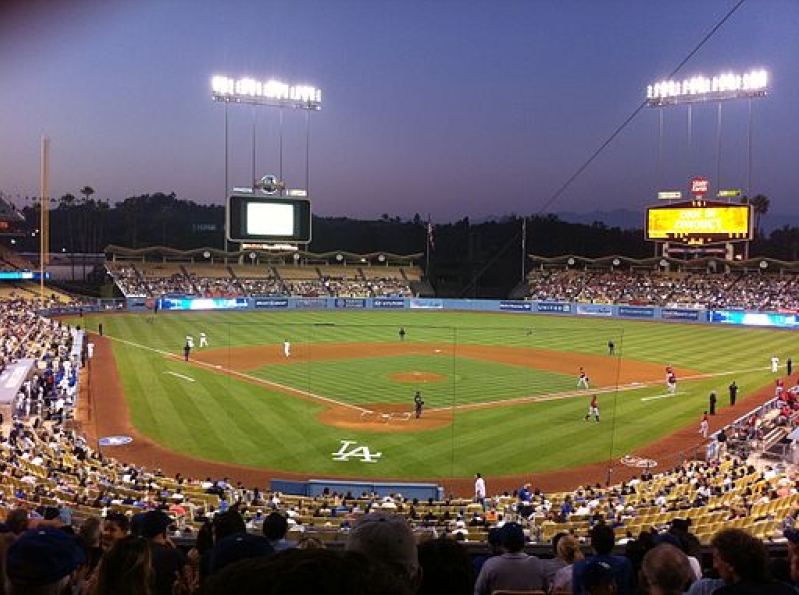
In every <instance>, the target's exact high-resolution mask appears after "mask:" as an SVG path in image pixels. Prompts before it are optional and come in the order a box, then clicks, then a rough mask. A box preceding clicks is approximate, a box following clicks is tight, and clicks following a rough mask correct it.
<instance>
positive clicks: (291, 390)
mask: <svg viewBox="0 0 799 595" xmlns="http://www.w3.org/2000/svg"><path fill="white" fill-rule="evenodd" d="M109 339H112V340H114V341H119V342H120V343H124V344H125V345H130V346H131V347H137V348H139V349H145V350H147V351H152V352H153V353H157V354H159V355H163V356H164V357H169V358H172V359H178V360H182V359H183V358H182V356H178V355H175V354H174V353H170V352H169V351H164V350H162V349H155V348H154V347H148V346H147V345H141V344H140V343H134V342H133V341H127V340H125V339H118V338H112V337H109ZM191 363H192V364H193V365H195V366H200V367H203V368H208V369H210V370H214V371H222V372H224V373H225V374H228V375H229V376H236V377H238V378H244V379H245V380H248V381H249V382H251V383H253V384H260V385H262V386H268V387H271V388H277V389H279V390H281V391H283V392H287V393H294V394H298V395H302V396H303V397H307V398H309V399H313V400H316V401H322V402H323V403H330V404H332V405H338V406H339V407H346V408H348V409H354V410H355V411H358V412H360V413H363V412H364V411H370V410H369V409H365V408H363V407H358V406H357V405H350V404H349V403H342V402H341V401H336V400H335V399H331V398H330V397H325V396H322V395H318V394H316V393H312V392H308V391H305V390H300V389H298V388H294V387H293V386H286V385H285V384H280V383H278V382H272V381H271V380H264V379H263V378H258V377H256V376H250V375H249V374H244V373H243V372H237V371H236V370H231V369H229V368H223V367H222V366H220V365H219V364H208V363H205V362H202V361H198V360H192V361H191Z"/></svg>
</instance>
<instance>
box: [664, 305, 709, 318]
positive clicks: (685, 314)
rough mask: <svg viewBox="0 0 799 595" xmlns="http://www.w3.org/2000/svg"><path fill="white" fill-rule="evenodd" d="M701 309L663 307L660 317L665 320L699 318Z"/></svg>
mask: <svg viewBox="0 0 799 595" xmlns="http://www.w3.org/2000/svg"><path fill="white" fill-rule="evenodd" d="M700 313H703V312H700V311H699V310H683V309H678V308H663V309H662V310H661V311H660V317H661V318H662V319H663V320H699V314H700Z"/></svg>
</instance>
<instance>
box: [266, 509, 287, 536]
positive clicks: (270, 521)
mask: <svg viewBox="0 0 799 595" xmlns="http://www.w3.org/2000/svg"><path fill="white" fill-rule="evenodd" d="M261 530H262V531H263V533H264V537H266V538H267V539H270V540H272V541H275V540H277V539H283V538H284V537H285V536H286V533H287V532H288V530H289V522H288V520H287V519H286V517H285V516H283V515H282V514H280V513H279V512H270V513H269V514H268V515H267V516H266V518H265V519H264V524H263V527H262V528H261Z"/></svg>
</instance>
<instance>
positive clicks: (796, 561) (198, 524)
mask: <svg viewBox="0 0 799 595" xmlns="http://www.w3.org/2000/svg"><path fill="white" fill-rule="evenodd" d="M741 4H742V0H741V1H739V2H738V4H737V5H736V6H735V7H734V8H732V9H731V10H730V11H729V14H728V16H727V17H725V20H726V19H727V18H728V17H731V16H732V15H733V14H734V12H735V10H737V8H738V6H740V5H741ZM724 22H725V21H724V20H722V21H721V22H719V23H718V24H717V27H716V29H718V28H720V27H721V26H722V25H724ZM716 29H713V30H712V31H711V32H710V33H708V35H707V37H706V38H705V39H704V40H703V41H702V42H701V43H700V44H699V45H698V46H697V47H696V48H695V50H694V53H695V52H696V51H698V50H699V49H700V48H701V47H702V45H703V44H704V43H705V42H706V41H708V40H709V39H710V38H711V37H712V36H713V34H714V33H715V30H716ZM692 56H693V53H691V54H689V55H688V57H687V58H686V60H685V61H684V62H683V63H682V64H680V66H679V67H678V68H677V69H676V70H675V71H674V73H673V75H672V77H673V76H674V75H675V74H676V73H677V72H678V71H679V70H680V69H681V68H682V66H683V65H684V64H685V62H687V61H688V60H689V59H690V58H692ZM470 88H471V87H470ZM206 91H207V90H206ZM768 92H769V75H768V74H767V73H766V71H765V70H761V69H756V70H752V71H749V72H744V73H741V74H735V73H729V72H726V71H725V72H722V73H720V74H718V75H717V76H715V77H713V78H707V77H704V76H699V75H697V76H695V77H693V78H685V79H683V80H677V79H672V78H671V77H670V78H669V79H666V80H662V81H659V82H657V83H652V84H651V85H649V87H647V91H646V98H645V99H644V100H643V101H642V102H641V104H640V106H639V107H638V108H636V109H635V110H634V111H633V113H632V114H631V115H630V116H629V118H628V119H627V120H626V121H625V122H624V123H623V124H622V125H621V126H620V127H619V128H618V129H617V130H616V131H615V132H613V133H612V134H611V135H610V136H609V137H608V138H607V140H606V142H605V143H604V144H602V145H601V146H600V148H599V149H598V150H597V151H596V153H594V154H593V155H592V156H591V157H590V158H589V159H588V160H587V161H586V162H584V163H583V164H582V165H581V166H578V167H577V169H576V170H575V172H574V174H573V175H572V176H571V177H568V176H567V177H566V179H567V181H566V183H565V184H564V185H563V186H562V187H560V188H559V189H558V190H556V191H555V192H554V194H553V195H552V196H551V198H550V200H549V201H547V202H546V203H545V204H544V206H542V207H541V208H540V209H539V210H538V211H537V212H534V213H532V214H524V215H515V214H514V215H508V216H501V217H498V216H492V217H489V218H487V219H486V220H485V221H480V222H477V221H472V220H470V218H469V216H470V213H467V214H466V215H464V216H463V217H462V218H461V219H460V220H458V221H454V222H451V223H434V222H433V221H432V220H431V217H430V215H427V217H426V219H425V217H423V216H422V215H421V214H420V213H416V214H415V215H413V216H412V217H400V216H396V217H392V216H390V215H389V214H388V213H386V214H384V215H383V216H382V217H380V219H379V220H378V219H375V220H358V219H350V218H349V217H348V216H344V215H341V216H339V215H338V214H336V215H330V214H326V215H323V214H321V213H318V212H316V211H314V208H313V206H314V205H318V203H316V202H313V201H316V196H315V195H314V193H313V192H311V190H310V189H311V188H312V184H311V173H310V171H311V168H310V165H309V162H310V154H311V151H310V146H309V144H310V139H311V134H310V126H311V124H310V122H311V117H312V116H311V115H312V114H315V113H316V112H319V111H320V110H321V106H322V103H321V97H322V95H321V90H320V89H319V88H317V87H314V86H310V85H305V84H298V85H294V84H288V83H283V82H281V81H277V80H276V79H268V80H267V79H263V80H261V79H255V78H252V77H243V78H238V79H237V78H232V77H228V76H222V75H215V76H213V77H211V78H210V98H209V97H206V98H205V99H206V103H211V101H210V100H213V102H215V105H217V106H218V107H219V109H218V112H219V113H220V114H222V113H224V122H222V120H221V119H220V126H219V129H220V130H224V143H222V142H218V144H219V146H218V147H215V148H216V149H220V150H219V151H218V152H219V154H220V157H221V156H222V154H224V168H219V171H216V172H215V173H214V177H215V178H216V177H218V178H219V179H218V180H217V182H218V183H217V186H218V189H217V190H219V191H221V189H222V184H223V180H222V178H223V177H224V191H225V192H224V197H223V198H222V201H223V202H224V204H213V205H210V204H200V203H196V202H194V201H192V200H184V199H182V198H178V197H177V195H176V193H175V192H171V193H162V192H155V193H152V194H140V195H138V196H130V197H128V198H127V199H125V200H123V201H121V202H119V203H117V204H115V205H111V204H110V202H109V201H108V200H102V199H100V200H95V199H94V198H92V196H93V195H94V194H95V190H94V189H93V188H92V187H91V186H85V187H84V188H82V189H81V190H80V191H79V192H78V193H79V194H81V195H82V196H83V198H82V199H78V198H76V197H75V196H74V195H72V194H69V193H68V194H65V195H64V196H62V197H61V198H60V200H54V199H53V198H52V197H51V196H50V175H51V172H50V141H49V139H48V138H47V137H43V138H42V141H41V147H40V151H41V153H40V161H41V163H40V177H41V179H40V187H41V192H40V193H39V196H37V197H36V198H35V199H34V200H28V201H27V204H26V205H25V206H24V207H20V206H18V204H17V203H21V202H22V201H16V202H15V201H14V200H12V199H11V197H10V195H8V194H3V193H0V324H1V325H2V333H0V449H2V451H3V457H2V461H0V594H4V593H9V594H11V595H20V594H22V593H25V594H29V593H30V594H32V595H63V594H64V593H67V592H69V593H71V595H111V594H117V593H119V594H121V595H126V594H129V595H169V594H172V595H220V594H222V593H225V594H227V593H237V594H238V593H241V594H243V595H249V594H250V593H252V594H255V593H274V594H279V595H283V594H286V593H291V594H293V595H294V594H297V593H299V594H304V593H309V594H314V595H320V594H323V593H325V594H327V593H329V594H330V595H338V594H339V593H347V594H354V595H357V594H363V595H372V594H374V595H377V594H380V595H392V594H394V593H396V595H428V594H433V593H435V594H436V595H438V594H446V595H449V594H451V595H467V594H474V595H566V594H575V595H586V594H588V595H615V594H618V595H637V594H639V593H640V594H641V595H678V594H680V593H682V594H684V593H688V594H689V595H701V594H705V593H708V594H710V593H718V594H719V595H721V594H726V593H774V594H775V595H780V594H781V593H786V592H788V591H786V589H799V525H797V519H799V448H798V447H797V441H799V376H797V371H795V370H794V367H793V366H794V357H797V358H799V351H797V344H796V330H797V329H798V328H799V260H797V258H799V231H798V230H797V228H792V227H790V226H789V225H787V224H785V225H783V227H781V228H779V229H777V228H776V227H774V228H773V229H771V230H769V229H767V228H766V226H764V225H763V217H764V216H765V215H766V213H767V212H768V209H769V199H768V197H767V196H765V195H763V194H758V193H757V192H756V191H753V185H754V186H755V188H756V187H757V184H756V183H755V184H753V174H752V168H753V163H754V160H753V158H752V155H751V152H752V145H753V142H752V141H753V138H754V135H753V133H752V125H753V122H754V117H753V115H752V102H753V101H756V100H759V99H761V98H763V97H765V96H766V95H767V94H768ZM209 99H210V100H209ZM498 99H499V97H498ZM729 100H743V101H742V102H740V103H743V102H748V104H749V111H748V113H747V115H746V118H743V117H742V116H741V113H742V112H738V113H737V116H738V120H740V122H743V121H744V120H747V123H746V126H748V129H747V130H746V131H745V132H744V133H741V130H742V127H740V126H739V129H738V133H739V136H742V137H746V138H745V140H746V142H745V143H744V142H739V143H738V144H737V147H738V149H741V147H743V145H744V144H745V145H746V152H747V154H746V156H745V159H743V158H740V159H738V160H737V161H736V163H737V165H736V166H735V168H736V172H735V175H734V176H728V178H732V179H735V180H736V182H735V184H733V185H737V186H739V187H738V188H734V187H732V186H728V185H722V180H724V183H725V184H728V182H727V179H724V178H722V163H721V161H722V159H721V153H722V151H721V139H722V130H721V128H722V121H723V120H722V107H721V106H722V103H724V104H725V105H726V102H728V101H729ZM685 104H687V105H688V106H689V107H688V108H686V109H687V122H688V135H687V136H688V143H689V146H688V147H687V148H682V147H681V148H679V149H677V150H676V152H678V153H680V155H679V156H678V157H676V158H674V159H672V161H673V162H674V163H668V161H669V158H668V157H667V156H666V155H665V154H664V150H667V149H668V148H672V149H674V147H676V146H677V145H678V144H680V143H681V142H682V141H683V140H684V139H683V138H682V137H683V135H684V132H685V130H684V125H683V124H682V123H681V124H680V131H679V132H678V133H677V136H679V139H678V140H674V139H665V140H664V138H663V137H664V134H666V133H667V132H668V131H667V128H668V126H667V123H669V120H667V118H666V116H664V112H665V111H666V110H672V111H675V106H683V105H685ZM698 104H704V105H705V106H707V105H712V106H714V108H713V109H714V110H715V115H714V118H713V119H714V121H715V122H716V127H717V128H716V131H715V137H716V139H717V147H716V150H717V153H718V154H717V159H716V163H715V164H714V165H715V167H716V172H715V176H713V175H708V177H705V176H704V175H694V172H693V171H692V172H691V174H690V176H688V175H685V176H683V177H682V178H680V177H677V176H672V177H669V176H670V174H672V173H673V172H671V171H669V170H670V169H673V170H674V171H676V170H678V169H682V166H681V165H679V166H678V165H675V164H677V163H678V162H682V161H683V160H689V161H690V159H692V158H693V157H694V155H693V153H692V152H693V151H696V152H697V153H699V152H700V151H704V152H706V153H709V152H710V151H708V150H707V147H704V148H701V149H700V148H699V147H700V141H704V143H705V145H708V146H709V143H708V142H707V139H708V138H710V137H711V136H713V135H711V134H709V133H708V131H709V130H710V127H709V126H708V122H709V121H710V119H709V117H708V114H709V113H710V112H709V111H708V110H705V111H704V112H703V111H701V108H700V107H699V105H698ZM693 106H696V114H694V112H693V111H690V110H692V109H694V108H693ZM648 108H652V110H651V112H650V113H655V114H657V118H658V122H657V124H658V136H659V138H658V139H657V144H658V148H657V152H658V161H659V164H658V167H659V168H660V171H658V172H657V177H660V178H661V179H662V180H664V179H668V180H669V181H668V184H669V185H668V186H665V185H664V186H663V187H662V189H661V188H658V189H654V190H655V192H653V193H652V194H653V195H654V196H656V197H657V198H656V199H654V198H653V199H652V200H648V201H642V202H641V204H639V205H638V207H640V208H639V209H638V210H639V212H637V213H636V217H638V216H640V217H638V218H639V219H640V221H638V223H636V224H634V225H628V226H626V227H616V226H609V225H606V224H605V223H603V222H599V221H597V220H594V222H593V223H591V224H585V223H575V222H570V221H566V220H565V219H561V218H560V216H559V215H557V214H554V213H553V212H550V207H552V205H553V204H554V203H556V202H557V201H558V200H559V199H560V197H561V195H562V194H563V193H564V192H565V190H566V189H567V188H568V187H569V186H570V184H572V182H574V180H576V179H577V178H578V177H579V176H580V175H581V174H582V172H583V171H584V170H585V169H587V168H588V167H589V166H591V165H592V163H593V161H594V160H595V158H597V157H599V155H600V154H601V153H602V152H603V150H604V149H605V148H606V147H607V146H608V145H609V144H610V143H611V142H612V141H614V139H615V138H616V136H617V135H618V134H619V133H620V132H621V131H622V130H623V129H625V127H626V126H627V125H628V124H630V123H631V122H632V121H633V120H634V119H635V117H636V116H637V115H638V114H639V112H641V111H642V110H645V109H648ZM223 109H224V112H222V110H223ZM244 109H247V110H249V112H248V113H251V116H252V117H251V121H247V122H246V123H245V122H244V120H241V119H239V120H236V119H235V117H236V114H237V113H238V114H239V115H240V114H241V112H242V111H243V110H244ZM678 109H682V108H678ZM259 110H261V111H264V112H271V115H272V116H275V114H277V115H278V117H276V118H274V119H272V118H270V119H269V120H268V122H267V118H266V117H264V119H262V120H259V119H258V116H257V114H258V113H259ZM453 110H454V108H453ZM228 112H230V114H229V113H228ZM289 113H293V114H299V115H300V116H302V119H303V122H302V123H301V124H300V125H299V127H297V129H296V130H290V126H291V119H290V117H288V116H286V120H285V122H284V114H289ZM733 113H734V114H735V113H736V112H733ZM453 114H454V111H453ZM453 114H449V115H452V116H453V118H454V117H455V116H454V115H453ZM313 117H314V118H317V116H316V115H314V116H313ZM703 117H704V118H705V120H707V121H706V122H700V120H701V118H703ZM725 117H726V113H725ZM730 119H731V120H734V119H735V116H733V117H731V118H730ZM740 122H738V123H740ZM221 124H224V126H222V125H221ZM284 126H285V127H286V128H285V129H284ZM364 126H365V125H364ZM694 126H696V128H697V130H696V147H694V146H693V145H691V143H694V141H695V137H694V132H695V131H694V129H693V127H694ZM303 127H304V129H303V130H300V129H302V128H303ZM333 128H334V129H335V126H334V127H333ZM245 130H246V132H245ZM264 130H265V131H266V132H267V134H269V135H273V136H275V137H277V138H275V139H272V140H274V141H276V142H274V143H273V144H274V145H275V146H276V147H277V148H276V149H275V147H272V148H270V149H268V150H267V149H265V148H264V147H265V146H266V145H267V141H264V140H263V139H262V140H261V144H259V143H258V141H257V134H258V132H263V131H264ZM671 132H674V131H673V130H671ZM235 134H239V135H240V136H242V137H247V138H246V139H245V140H246V141H247V142H241V139H238V141H239V142H238V144H236V143H233V142H231V140H232V139H231V138H230V137H231V135H235ZM284 134H285V136H286V148H284ZM328 134H329V132H328ZM320 136H323V135H320ZM643 136H646V134H644V135H643ZM217 140H218V141H219V140H221V139H217ZM739 140H740V139H739ZM383 142H384V141H383ZM414 142H415V143H422V142H424V140H423V135H422V136H420V138H415V139H414ZM198 144H199V141H198ZM245 144H246V145H247V151H243V150H242V147H243V146H244V145H245ZM303 144H304V146H303ZM338 148H339V147H337V149H338ZM222 149H223V150H222ZM262 149H263V154H266V155H268V158H266V157H264V156H263V154H259V155H257V153H258V151H261V150H262ZM340 149H341V152H342V155H341V156H339V157H340V158H341V159H342V160H346V157H345V156H346V155H347V150H346V148H344V147H343V145H342V147H340ZM284 151H285V155H284ZM245 153H251V163H250V165H251V168H249V169H250V170H251V171H247V173H246V175H242V174H241V171H243V170H244V167H243V166H244V165H246V163H244V162H246V161H247V160H248V159H250V155H247V157H246V158H245V157H243V155H244V154H245ZM289 155H294V157H295V159H294V161H299V162H300V163H289V162H290V161H291V159H289ZM297 155H301V156H302V157H301V158H300V159H299V160H297V159H296V156H297ZM686 155H687V157H686ZM259 157H260V159H259ZM284 157H285V162H286V167H285V172H287V173H286V175H284ZM684 157H685V159H683V158H684ZM725 157H726V155H725ZM738 157H740V156H738ZM218 161H221V159H219V160H218ZM266 161H270V164H269V167H270V168H272V169H270V170H269V171H271V172H276V173H264V172H263V171H259V170H258V169H257V168H259V167H262V163H264V162H266ZM303 161H304V163H302V162H303ZM272 162H274V163H272ZM744 162H746V165H745V166H744V165H742V164H744ZM632 163H633V162H632V161H631V162H630V165H629V168H630V169H631V170H632V169H634V167H635V166H633V165H632ZM347 165H348V166H350V165H351V164H349V163H348V164H347ZM427 165H429V164H426V166H427ZM691 165H692V167H693V164H691ZM195 166H196V164H193V165H192V167H195ZM429 166H430V167H432V168H434V167H436V165H435V164H433V165H429ZM747 168H748V171H746V172H744V169H747ZM710 169H712V168H710ZM730 169H732V167H730ZM177 170H178V166H177V165H175V172H177ZM56 171H60V170H56ZM508 171H510V170H508ZM175 172H170V175H178V174H177V173H175ZM626 174H628V172H625V175H626ZM650 174H651V172H650V173H648V174H647V175H650ZM62 175H63V174H62ZM531 175H532V174H531ZM636 175H637V172H636ZM680 175H682V173H681V174H680ZM303 177H304V178H305V179H304V180H302V178H303ZM511 177H512V176H511ZM651 177H653V178H654V177H656V176H655V175H654V174H651ZM240 179H247V182H246V185H245V186H241V185H237V184H238V181H239V180H240ZM288 180H290V181H288ZM744 180H746V183H744V182H743V181H744ZM757 181H758V180H757V179H756V178H755V182H757ZM414 183H415V181H414ZM481 183H482V182H481ZM491 183H493V182H491ZM491 183H489V185H490V184H491ZM744 187H745V189H744ZM674 188H682V190H674ZM370 192H371V190H364V194H363V196H367V195H368V194H369V193H370ZM525 192H527V191H525ZM433 195H434V191H432V190H431V196H433ZM425 196H427V195H425ZM587 196H589V195H587V194H586V195H585V197H587ZM486 197H488V198H489V199H490V197H491V194H490V192H489V193H486ZM17 198H19V195H18V196H17ZM525 200H526V199H525ZM586 200H588V199H587V198H586ZM201 202H202V201H201ZM644 203H645V204H644ZM379 208H382V207H379ZM497 208H502V207H497ZM465 209H466V207H464V210H465ZM797 363H799V359H797ZM614 552H615V555H614ZM517 563H518V564H519V565H517ZM520 564H524V566H521V565H520ZM664 585H666V586H664ZM5 587H8V589H11V590H8V589H6V588H5ZM48 589H49V590H48ZM736 589H738V590H736ZM747 589H748V590H747ZM790 592H795V591H790Z"/></svg>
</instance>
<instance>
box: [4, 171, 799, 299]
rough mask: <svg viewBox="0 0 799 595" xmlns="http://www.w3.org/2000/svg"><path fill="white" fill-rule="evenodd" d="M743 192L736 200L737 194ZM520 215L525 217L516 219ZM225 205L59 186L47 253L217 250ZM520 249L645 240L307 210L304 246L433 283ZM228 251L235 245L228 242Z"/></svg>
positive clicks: (557, 225)
mask: <svg viewBox="0 0 799 595" xmlns="http://www.w3.org/2000/svg"><path fill="white" fill-rule="evenodd" d="M746 200H747V199H743V200H742V202H744V201H746ZM750 202H751V204H752V205H753V210H754V212H755V217H756V228H758V229H759V220H760V216H761V215H763V214H765V213H766V212H767V211H768V207H769V200H768V198H767V197H765V196H763V195H758V196H755V197H754V198H753V199H752V200H751V201H750ZM22 214H23V215H24V217H25V222H24V223H22V224H21V226H22V228H21V229H20V230H19V231H20V235H19V236H18V238H17V245H16V247H17V249H18V250H20V251H23V252H24V251H30V252H36V251H38V250H39V238H38V236H37V233H38V231H37V229H38V226H39V221H40V211H39V205H38V204H37V203H36V201H32V202H31V203H30V204H28V205H26V206H25V207H24V208H23V209H22ZM523 223H524V224H523ZM224 224H225V207H224V206H223V205H203V204H198V203H196V202H193V201H191V200H185V199H180V198H178V197H177V196H176V195H175V193H174V192H170V193H163V192H156V193H153V194H142V195H138V196H131V197H129V198H126V199H125V200H122V201H120V202H117V203H116V204H113V205H112V204H111V203H110V201H108V200H104V199H98V198H96V192H95V191H94V189H93V188H92V187H91V186H88V185H87V186H84V187H83V188H82V189H80V191H78V192H77V193H76V194H65V195H64V196H62V197H61V198H60V199H58V200H55V201H53V205H52V206H51V207H50V246H51V251H52V252H64V253H71V254H74V253H98V252H102V251H103V250H104V248H105V247H106V246H107V245H109V244H115V245H119V246H124V247H128V248H134V249H135V248H143V247H149V246H158V245H161V246H166V247H170V248H175V249H178V250H189V249H195V248H204V247H208V248H217V249H223V248H224V246H225V241H224ZM523 229H524V252H525V253H526V254H536V255H540V256H559V255H564V254H575V255H580V256H586V257H589V258H597V257H602V256H608V255H616V254H618V255H624V256H628V257H631V258H646V257H649V256H652V255H653V254H654V247H653V245H652V244H651V243H649V242H647V241H646V240H645V239H644V232H643V229H621V228H619V227H612V226H608V225H606V224H604V223H602V222H599V221H597V222H594V223H592V224H590V225H586V224H580V223H568V222H565V221H562V220H560V219H559V218H558V217H557V216H556V215H553V214H547V215H532V216H523V215H509V216H506V217H502V218H499V219H496V220H492V221H485V222H478V223H475V222H472V221H471V220H470V219H469V218H468V217H464V218H462V219H460V220H458V221H454V222H448V223H436V224H435V225H429V224H428V222H427V221H425V220H423V218H422V217H421V216H420V215H419V214H416V215H414V216H413V217H411V218H409V219H403V218H401V217H397V216H390V215H389V214H384V215H383V216H382V217H380V218H379V219H377V220H357V219H350V218H347V217H317V216H314V218H313V235H312V240H311V243H310V244H309V245H308V246H307V249H308V250H309V251H311V252H316V253H325V252H331V251H337V250H341V251H347V252H353V253H356V254H366V253H371V252H381V251H383V252H389V253H394V254H402V255H407V254H416V253H419V254H422V255H423V256H422V257H421V258H420V262H419V264H420V265H421V266H422V267H423V268H427V266H428V265H429V268H430V270H429V273H430V277H431V281H433V282H434V283H435V282H438V283H440V284H442V285H445V284H452V285H453V286H454V287H456V286H461V287H463V286H465V285H468V283H469V282H471V280H473V279H474V278H475V277H479V278H480V279H481V283H483V284H486V285H489V286H497V287H498V286H508V285H510V284H512V283H513V282H514V280H518V279H520V278H521V271H522V266H523V262H524V256H523V254H522V230H523ZM228 249H229V250H237V249H238V245H237V244H230V245H229V246H228ZM750 255H751V256H760V257H771V258H778V259H782V260H798V259H799V228H796V227H788V226H785V227H783V228H781V229H777V230H774V231H772V232H771V233H770V234H768V235H766V234H763V233H757V234H756V237H755V240H754V241H753V242H752V243H751V245H750Z"/></svg>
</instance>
